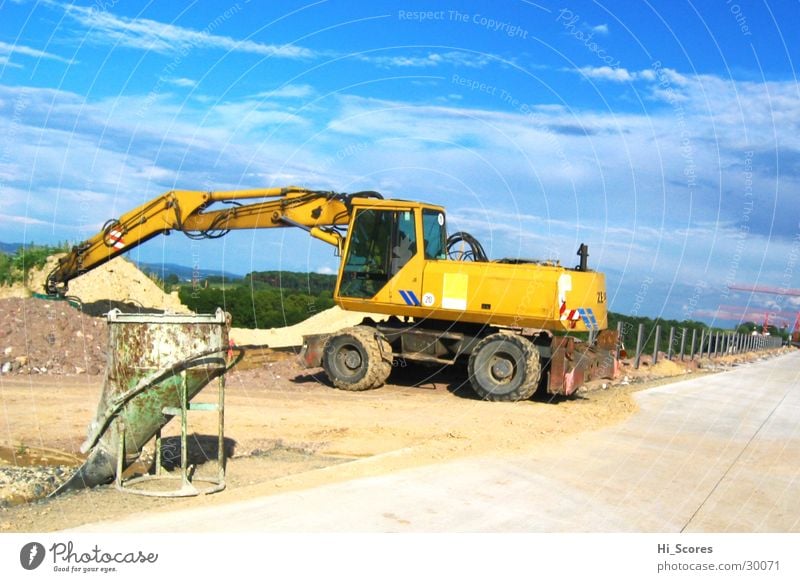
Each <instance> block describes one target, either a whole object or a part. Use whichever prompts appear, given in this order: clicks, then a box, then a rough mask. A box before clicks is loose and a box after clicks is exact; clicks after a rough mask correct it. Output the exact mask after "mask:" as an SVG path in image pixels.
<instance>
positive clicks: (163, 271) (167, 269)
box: [134, 261, 244, 281]
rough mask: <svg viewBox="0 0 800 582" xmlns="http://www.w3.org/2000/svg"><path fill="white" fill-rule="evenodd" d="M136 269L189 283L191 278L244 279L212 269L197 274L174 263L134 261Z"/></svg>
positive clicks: (199, 271) (201, 270) (240, 276)
mask: <svg viewBox="0 0 800 582" xmlns="http://www.w3.org/2000/svg"><path fill="white" fill-rule="evenodd" d="M134 263H135V264H136V266H137V267H139V269H141V270H142V271H144V272H146V273H154V274H156V275H158V276H159V277H160V278H161V279H165V278H166V277H168V276H170V275H177V277H178V279H180V280H181V281H191V280H192V279H193V278H195V277H198V278H200V279H207V278H209V277H224V278H225V280H227V281H239V280H241V279H244V276H243V275H238V274H236V273H229V272H228V271H218V270H214V269H200V270H198V271H197V272H195V270H194V269H193V268H192V267H187V266H185V265H177V264H175V263H144V262H138V263H137V262H136V261H134Z"/></svg>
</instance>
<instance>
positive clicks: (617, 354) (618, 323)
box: [614, 321, 622, 360]
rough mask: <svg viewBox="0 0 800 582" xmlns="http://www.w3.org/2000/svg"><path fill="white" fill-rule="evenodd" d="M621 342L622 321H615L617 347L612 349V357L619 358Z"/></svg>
mask: <svg viewBox="0 0 800 582" xmlns="http://www.w3.org/2000/svg"><path fill="white" fill-rule="evenodd" d="M621 343H622V322H621V321H618V322H617V347H616V349H615V351H614V358H615V359H617V360H619V346H620V344H621Z"/></svg>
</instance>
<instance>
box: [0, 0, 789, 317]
mask: <svg viewBox="0 0 800 582" xmlns="http://www.w3.org/2000/svg"><path fill="white" fill-rule="evenodd" d="M799 13H800V3H798V2H796V1H789V0H785V1H782V2H772V1H770V2H744V1H741V2H736V1H733V0H731V1H727V0H719V1H714V2H695V3H690V2H682V1H669V2H668V1H663V2H622V1H614V2H603V3H599V2H561V1H552V2H551V1H541V2H528V1H524V0H509V1H507V2H497V3H490V2H452V1H451V2H410V1H409V2H405V1H401V2H381V1H373V2H364V3H356V2H342V1H336V0H330V1H320V2H310V3H302V2H256V1H250V2H248V1H246V0H239V1H238V2H236V1H234V2H227V1H226V2H188V3H166V2H136V1H131V0H118V1H114V0H96V1H95V2H75V3H68V2H56V1H53V0H47V1H26V0H5V1H2V0H0V132H2V133H1V135H2V146H1V147H0V220H2V225H3V226H2V232H1V234H0V240H4V241H9V242H12V241H14V242H21V241H35V242H55V241H61V240H71V241H78V240H81V239H83V238H86V237H88V236H90V235H92V234H94V232H96V230H97V229H98V228H99V227H100V225H102V223H103V222H105V220H106V219H108V218H111V217H115V216H117V215H119V214H120V213H122V212H124V211H126V210H128V209H130V208H132V207H134V206H136V205H138V204H140V203H141V202H144V201H145V200H148V199H150V198H152V197H154V196H156V195H158V194H160V193H162V192H164V191H167V190H170V189H172V188H186V189H198V190H208V189H231V188H242V187H259V186H284V185H289V184H295V185H300V186H306V187H311V188H325V189H328V188H329V189H334V190H337V191H345V192H348V191H349V192H352V191H356V190H362V189H370V190H379V191H381V192H383V193H384V195H386V196H392V197H399V198H406V199H421V200H426V201H429V202H433V203H437V204H442V205H444V206H446V207H447V208H448V216H449V226H450V230H451V231H454V230H455V229H459V230H467V231H470V232H472V233H473V234H474V235H476V236H477V237H478V238H479V239H481V241H482V242H483V244H484V246H485V247H486V249H487V251H488V252H489V254H490V256H492V257H495V258H499V257H511V256H513V257H529V258H559V259H560V260H561V261H562V262H563V263H564V264H567V265H572V264H575V263H576V262H577V257H575V255H574V253H575V250H576V249H577V247H578V245H579V244H580V243H581V242H586V243H587V244H589V247H590V255H591V256H590V265H591V266H593V267H594V268H597V269H599V270H603V271H605V272H606V273H607V276H608V291H609V298H610V300H611V307H612V309H615V310H617V311H621V312H625V313H639V314H642V315H650V316H656V315H664V316H666V317H674V318H678V319H684V318H691V319H704V320H706V321H711V320H712V319H713V314H714V313H715V311H716V310H717V308H718V307H719V306H746V307H748V308H752V309H754V310H759V309H762V308H770V309H773V310H775V311H784V312H792V313H793V312H794V311H796V310H797V308H798V307H799V306H800V305H798V304H800V302H798V301H796V300H794V299H790V298H780V297H775V296H768V295H752V296H751V295H749V294H745V293H738V292H730V291H728V290H727V287H726V286H727V284H729V283H750V284H763V285H772V286H775V287H783V288H797V287H800V274H798V273H799V272H800V263H799V262H798V260H799V259H800V238H799V237H800V200H798V182H799V181H800V87H798V83H797V78H796V73H795V63H798V62H800V49H798V47H800V38H798V36H799V35H798V32H797V30H796V26H793V24H792V23H794V22H796V21H797V17H798V14H799ZM134 253H135V255H134V257H133V258H136V259H140V260H145V261H160V260H165V261H168V262H178V263H183V264H187V265H191V264H198V265H199V266H200V267H201V268H209V269H225V270H228V271H234V272H240V273H244V272H247V271H249V270H253V269H258V270H266V269H286V270H313V271H320V272H329V271H332V270H333V269H335V267H336V265H337V262H336V258H335V257H333V256H332V255H331V253H330V250H329V248H328V247H327V246H325V245H324V244H323V243H320V242H318V241H312V240H311V239H309V238H308V237H307V236H306V235H305V234H304V233H298V232H293V231H291V230H281V231H272V230H271V231H256V232H240V233H233V234H231V235H229V236H228V237H226V238H224V239H222V240H220V241H215V242H207V243H197V242H193V241H189V240H188V239H185V237H183V236H182V235H179V234H177V235H174V236H170V237H162V238H160V239H156V240H154V241H151V242H149V243H147V244H146V245H143V246H142V247H140V248H139V249H136V250H135V251H134ZM785 317H786V318H789V317H790V316H789V315H786V316H785ZM791 319H792V321H790V322H789V323H790V324H791V323H793V318H791ZM717 323H725V322H721V321H717Z"/></svg>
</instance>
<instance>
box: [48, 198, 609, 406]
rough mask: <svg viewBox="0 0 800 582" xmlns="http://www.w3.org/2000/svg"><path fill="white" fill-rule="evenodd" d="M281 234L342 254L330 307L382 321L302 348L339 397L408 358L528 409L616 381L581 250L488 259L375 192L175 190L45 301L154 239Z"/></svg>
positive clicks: (136, 216)
mask: <svg viewBox="0 0 800 582" xmlns="http://www.w3.org/2000/svg"><path fill="white" fill-rule="evenodd" d="M276 227H298V228H302V229H304V230H306V231H308V233H309V234H310V235H311V236H312V237H314V238H317V239H319V240H322V241H324V242H326V243H328V244H330V245H332V246H333V247H335V252H336V254H337V256H339V257H341V260H340V266H339V271H338V277H337V280H336V287H335V290H334V294H333V297H334V301H335V302H336V303H337V304H338V305H339V306H340V307H341V308H342V309H345V310H353V311H360V312H368V313H374V314H375V318H374V319H373V318H367V319H365V320H364V321H363V322H362V323H361V324H360V325H357V326H354V327H350V328H346V329H343V330H340V331H338V332H335V333H330V334H317V335H311V336H306V337H305V338H304V346H303V351H302V353H301V357H302V359H303V361H304V362H305V364H306V365H307V366H309V367H319V366H321V367H323V368H324V370H325V372H326V374H327V376H328V378H329V379H330V381H331V383H332V384H333V385H334V386H335V387H337V388H340V389H344V390H367V389H371V388H377V387H379V386H381V385H382V384H383V383H384V382H385V381H386V379H387V377H388V376H389V374H390V372H391V370H392V366H393V363H396V362H399V361H402V360H409V361H416V362H425V363H431V364H436V365H452V364H456V363H459V362H463V363H466V364H467V368H468V374H469V379H470V383H471V385H472V387H473V388H474V390H475V392H476V393H477V394H478V395H479V396H480V397H481V398H483V399H486V400H493V401H516V400H523V399H528V398H530V397H531V396H532V395H533V394H534V393H535V392H536V391H537V389H539V388H540V387H541V388H542V389H543V390H545V391H546V392H549V393H550V394H561V395H571V394H573V393H574V392H575V391H576V390H577V389H578V388H579V387H580V386H581V385H582V384H584V383H585V382H586V381H589V380H592V379H596V378H609V377H613V376H614V375H615V373H616V371H617V360H616V358H615V349H616V344H617V336H616V333H615V332H613V331H610V330H607V329H606V328H607V308H606V287H605V277H604V275H603V274H602V273H598V272H596V271H593V270H590V269H589V268H588V266H587V258H588V248H587V247H586V245H581V247H580V249H579V250H578V255H579V257H580V261H579V264H578V265H577V266H575V267H574V268H566V267H564V266H562V265H560V264H559V263H558V262H557V261H547V260H545V261H541V260H524V259H518V258H515V259H500V260H489V258H488V257H487V256H486V253H485V252H484V250H483V248H482V246H481V245H480V243H479V242H478V241H477V240H476V239H475V238H474V237H472V236H471V235H469V234H468V233H465V232H457V233H455V234H453V235H451V236H449V237H448V235H447V228H446V227H447V220H446V218H445V210H444V208H442V207H440V206H436V205H432V204H426V203H423V202H416V201H406V200H389V199H384V198H383V197H382V196H381V195H380V194H378V193H376V192H357V193H354V194H341V193H335V192H327V191H317V190H307V189H303V188H297V187H287V188H270V189H253V190H237V191H224V192H201V191H188V190H174V191H170V192H167V193H165V194H163V195H161V196H158V197H157V198H154V199H153V200H151V201H149V202H146V203H145V204H143V205H141V206H139V207H138V208H135V209H133V210H131V211H130V212H127V213H126V214H124V215H123V216H121V217H120V218H119V219H114V220H110V221H108V222H107V223H106V224H105V225H104V227H103V228H102V230H101V231H100V232H99V233H97V234H96V235H95V236H93V237H92V238H90V239H88V240H86V241H84V242H83V243H81V244H79V245H77V246H75V247H74V248H73V249H72V250H71V252H70V253H69V254H68V255H67V256H65V257H63V258H61V259H60V261H59V264H58V266H57V267H56V268H55V269H54V270H53V272H52V273H50V275H49V276H48V279H47V283H46V291H47V293H48V294H51V295H52V294H55V295H61V296H63V295H65V294H66V293H67V285H68V283H69V281H70V280H72V279H74V278H75V277H77V276H79V275H81V274H82V273H85V272H87V271H90V270H92V269H94V268H95V267H98V266H99V265H102V264H103V263H105V262H107V261H109V260H110V259H113V258H114V257H116V256H118V255H120V254H123V253H125V252H127V251H129V250H131V249H132V248H134V247H136V246H138V245H140V244H141V243H143V242H145V241H147V240H149V239H151V238H153V237H154V236H156V235H159V234H169V233H170V232H172V231H180V232H183V233H185V234H186V235H188V236H190V237H199V238H217V237H220V236H223V235H225V234H226V233H228V232H229V231H230V230H234V229H256V228H276ZM575 332H585V334H584V335H585V337H584V339H583V340H579V339H577V337H576V335H575ZM586 334H588V335H586Z"/></svg>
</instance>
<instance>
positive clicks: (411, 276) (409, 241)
mask: <svg viewBox="0 0 800 582" xmlns="http://www.w3.org/2000/svg"><path fill="white" fill-rule="evenodd" d="M416 214H417V211H415V209H413V208H412V209H386V208H362V209H358V210H356V213H355V216H354V217H353V221H352V223H351V226H350V231H349V232H348V237H347V238H348V242H347V245H346V248H345V256H344V259H343V261H342V267H341V269H340V273H339V282H338V285H337V291H338V296H340V297H342V298H353V299H371V300H372V302H374V303H386V304H395V305H400V306H406V307H418V306H419V305H420V286H421V279H422V277H421V276H420V273H421V267H420V266H415V264H416V263H418V262H420V265H421V257H420V254H419V252H418V247H419V245H418V243H417V238H418V236H417V216H416Z"/></svg>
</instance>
